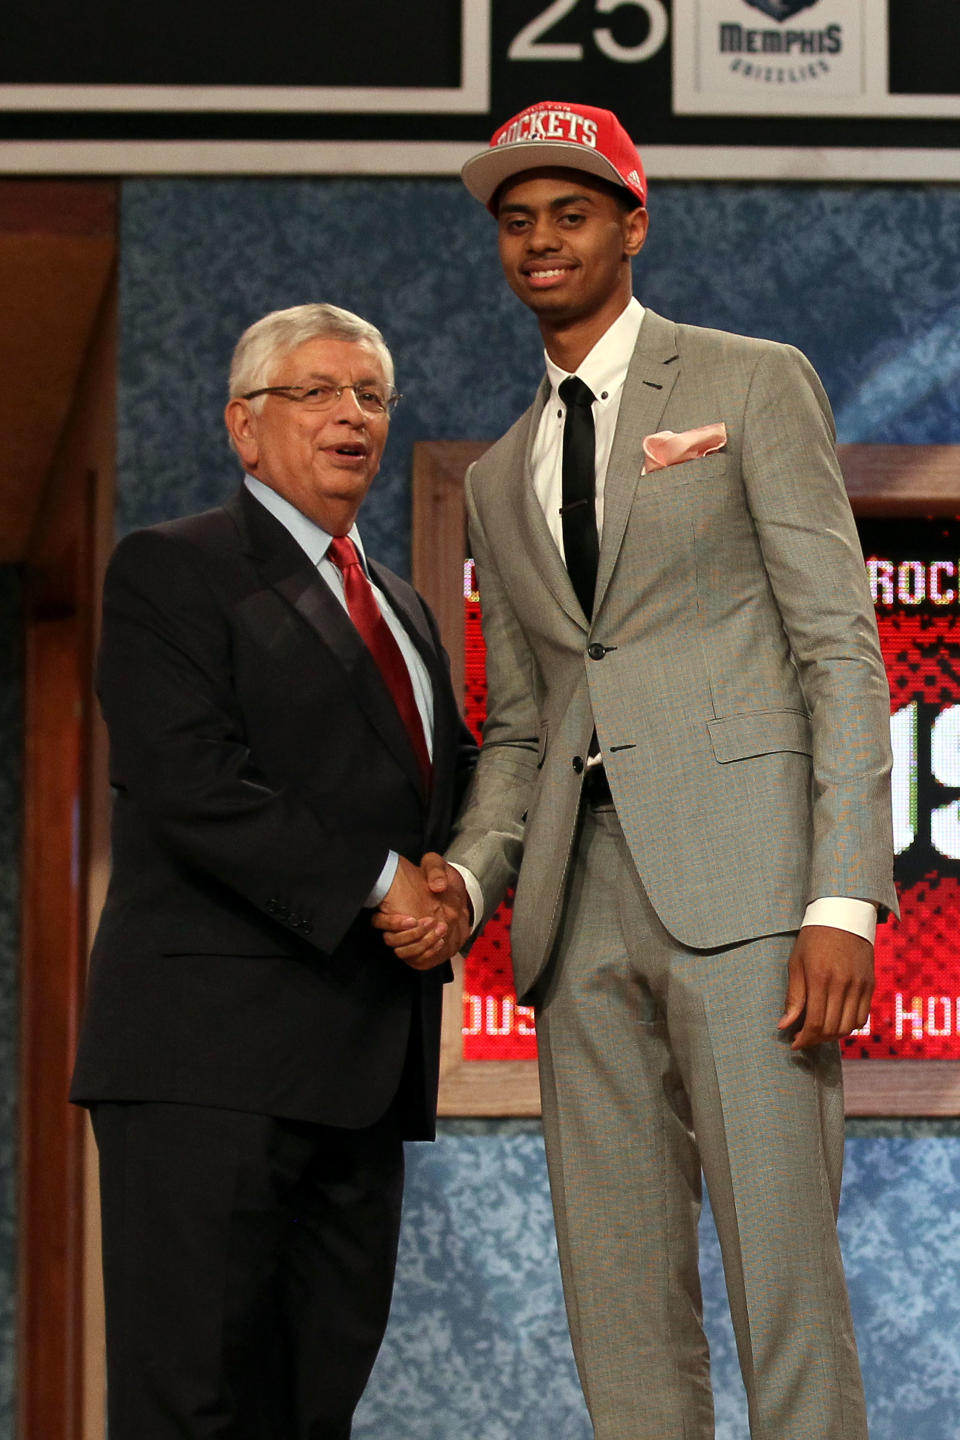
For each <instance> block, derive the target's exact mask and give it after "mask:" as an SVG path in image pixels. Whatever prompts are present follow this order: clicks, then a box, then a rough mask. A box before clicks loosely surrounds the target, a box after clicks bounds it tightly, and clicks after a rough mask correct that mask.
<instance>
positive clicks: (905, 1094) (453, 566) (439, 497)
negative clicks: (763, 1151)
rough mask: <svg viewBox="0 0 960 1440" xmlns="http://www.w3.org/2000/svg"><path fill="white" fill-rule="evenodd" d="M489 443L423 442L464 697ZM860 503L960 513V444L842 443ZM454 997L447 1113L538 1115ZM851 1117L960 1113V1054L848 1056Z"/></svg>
mask: <svg viewBox="0 0 960 1440" xmlns="http://www.w3.org/2000/svg"><path fill="white" fill-rule="evenodd" d="M488 448H489V443H488V442H483V441H469V440H448V441H424V442H421V443H420V444H418V445H415V446H414V463H413V485H414V494H413V578H414V584H415V585H416V586H417V589H418V590H420V591H421V593H422V594H423V595H425V596H426V598H427V600H428V601H429V602H430V605H431V606H432V608H433V609H434V611H435V613H436V615H437V618H438V620H439V623H440V630H441V633H442V635H443V638H444V643H445V644H446V646H447V648H448V649H449V651H450V658H451V664H452V666H453V668H454V676H455V683H457V684H458V686H459V689H458V694H460V695H462V694H463V584H462V562H463V559H464V558H465V556H466V554H467V544H466V537H465V507H464V499H463V477H464V474H465V473H466V470H467V467H468V466H469V465H470V464H471V463H472V462H473V461H474V460H476V459H478V458H479V456H480V455H482V454H483V453H484V451H485V450H487V449H488ZM838 448H839V454H840V462H841V465H842V468H843V474H844V480H845V482H846V485H847V491H848V494H849V495H850V501H851V504H852V506H853V509H854V511H855V513H857V514H859V515H947V514H949V515H958V514H960V445H841V446H839V447H838ZM455 973H456V977H457V978H456V982H455V984H453V985H448V986H447V988H446V994H445V997H444V1016H443V1052H442V1060H441V1069H440V1114H441V1115H445V1116H453V1115H491V1116H494V1115H538V1114H539V1113H540V1096H539V1088H538V1083H537V1070H536V1064H535V1062H533V1061H496V1060H484V1061H477V1060H471V1061H465V1060H464V1059H463V1037H462V1033H461V1024H462V1013H463V1000H462V996H463V967H462V962H461V963H459V964H458V966H456V967H455ZM843 1069H844V1081H845V1089H846V1105H847V1114H849V1115H958V1114H960V1061H946V1060H868V1061H845V1062H844V1067H843Z"/></svg>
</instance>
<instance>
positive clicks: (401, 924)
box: [373, 851, 473, 970]
mask: <svg viewBox="0 0 960 1440" xmlns="http://www.w3.org/2000/svg"><path fill="white" fill-rule="evenodd" d="M373 924H374V926H375V927H376V929H377V930H379V931H381V932H382V934H383V939H384V942H385V943H386V944H387V945H389V947H390V949H391V950H393V951H394V953H395V954H396V956H397V958H398V959H400V960H402V961H403V962H404V964H405V965H409V966H410V967H411V968H412V969H414V970H432V969H433V967H434V966H435V965H442V964H443V962H444V961H445V960H449V959H450V957H451V956H452V955H456V953H457V951H458V950H459V949H460V947H461V946H462V945H464V944H465V943H466V940H467V937H468V936H469V934H470V931H471V930H472V928H473V912H472V906H471V904H470V900H469V897H468V895H467V887H466V885H465V883H464V880H463V876H462V875H461V874H460V872H459V870H456V869H455V868H454V866H452V865H450V864H449V863H448V862H447V861H446V860H444V858H443V856H442V855H438V854H436V853H435V852H434V851H428V852H427V854H426V855H424V857H423V859H422V860H421V862H420V865H419V867H418V866H416V865H414V864H413V862H412V861H410V860H407V859H405V858H404V856H402V855H401V856H400V860H399V863H398V865H397V873H396V874H395V875H394V877H393V881H392V882H391V885H390V888H389V890H388V891H387V893H386V895H385V896H384V897H383V899H382V900H381V902H380V904H379V906H378V908H377V909H376V910H375V911H374V915H373Z"/></svg>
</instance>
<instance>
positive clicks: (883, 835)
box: [742, 346, 897, 913]
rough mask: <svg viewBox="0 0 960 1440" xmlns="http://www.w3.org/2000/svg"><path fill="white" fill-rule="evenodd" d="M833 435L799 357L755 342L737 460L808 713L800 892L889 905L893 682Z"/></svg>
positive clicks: (825, 405)
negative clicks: (807, 832)
mask: <svg viewBox="0 0 960 1440" xmlns="http://www.w3.org/2000/svg"><path fill="white" fill-rule="evenodd" d="M834 439H835V432H834V423H833V416H832V414H831V411H830V406H829V402H828V400H827V397H826V395H825V394H824V391H823V387H822V386H821V384H820V381H819V379H818V378H817V376H816V374H815V372H814V370H813V368H812V367H811V366H810V364H809V362H808V361H807V360H806V359H805V358H804V356H803V355H801V354H800V353H799V351H796V350H793V349H792V348H790V347H787V346H770V347H768V348H765V350H764V353H763V357H762V358H761V359H760V361H759V363H758V364H757V366H756V369H755V371H754V375H753V378H752V382H751V385H750V389H749V393H748V397H747V405H746V411H745V418H744V431H743V456H742V468H743V478H744V485H745V487H746V491H747V497H748V503H749V506H750V511H751V514H752V516H753V520H754V523H755V525H756V527H757V533H758V536H759V541H760V546H761V550H762V554H763V562H764V566H765V569H766V572H767V576H768V578H769V581H770V585H771V588H772V591H773V594H774V597H775V599H776V603H777V605H778V608H779V611H780V615H781V618H782V621H783V626H784V631H785V634H786V636H787V639H788V641H789V644H790V648H791V652H792V654H793V657H794V661H795V663H796V666H797V671H798V674H799V679H800V686H801V689H802V692H803V696H804V700H805V702H806V705H807V708H808V710H809V714H810V719H811V730H812V736H813V793H812V806H813V850H812V856H811V869H810V889H809V894H808V897H807V898H808V900H813V899H816V898H817V897H818V896H824V895H849V896H854V897H856V898H859V899H865V900H873V901H875V902H876V903H878V904H879V905H880V906H882V907H885V908H886V909H889V910H892V911H893V912H894V913H896V912H897V900H896V893H895V891H894V886H893V835H892V822H891V809H890V770H891V765H892V756H891V750H890V696H889V689H888V686H887V679H886V674H885V671H884V666H883V660H882V657H881V653H880V644H879V639H878V636H877V625H876V618H875V615H874V609H873V604H872V600H871V596H870V590H869V585H868V583H867V579H866V573H865V570H864V564H863V556H862V553H861V550H860V544H859V540H858V537H857V532H856V527H855V525H854V521H853V516H852V514H851V511H850V505H849V501H848V499H847V494H846V489H845V487H844V483H843V477H842V475H841V472H840V467H839V464H838V461H837V456H836V450H835V445H834Z"/></svg>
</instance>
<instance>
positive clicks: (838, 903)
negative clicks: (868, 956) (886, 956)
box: [800, 895, 877, 945]
mask: <svg viewBox="0 0 960 1440" xmlns="http://www.w3.org/2000/svg"><path fill="white" fill-rule="evenodd" d="M804 925H832V926H833V928H834V930H849V931H850V932H851V934H853V935H862V936H863V938H864V940H869V941H870V944H871V945H872V944H873V941H874V937H875V936H876V933H877V907H876V905H874V903H873V901H872V900H854V899H853V898H852V897H851V896H849V895H822V896H821V897H820V899H819V900H811V901H810V904H809V905H808V906H807V908H806V910H805V911H804V915H803V919H802V921H801V922H800V928H801V930H802V929H803V927H804Z"/></svg>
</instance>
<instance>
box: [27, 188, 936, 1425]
mask: <svg viewBox="0 0 960 1440" xmlns="http://www.w3.org/2000/svg"><path fill="white" fill-rule="evenodd" d="M651 216H652V225H651V235H650V239H649V241H648V244H647V247H646V249H645V251H644V253H643V255H642V256H641V258H640V261H639V262H638V265H637V268H636V281H637V285H636V288H637V293H638V294H639V295H640V297H641V299H643V300H644V301H646V302H647V303H648V304H650V305H652V306H653V307H654V308H655V309H658V310H660V311H661V312H663V313H664V314H666V315H669V316H671V317H673V318H675V319H678V320H684V321H689V322H692V323H695V324H705V325H718V326H722V327H724V328H727V329H733V330H739V331H743V332H746V333H750V334H757V335H766V336H771V337H774V338H777V339H783V340H789V341H791V342H793V343H794V344H797V345H799V346H800V347H801V348H802V349H803V350H805V351H806V352H807V354H808V355H809V356H810V357H811V359H812V360H813V362H814V364H815V365H816V367H817V368H818V370H819V371H820V373H821V375H822V376H823V379H824V381H825V383H826V386H827V390H828V392H829V393H830V395H831V397H832V400H833V402H834V406H835V409H836V412H837V417H838V422H839V429H840V438H841V440H845V441H853V440H860V441H874V442H880V441H883V442H889V443H895V442H902V443H937V442H939V443H945V442H952V443H960V190H958V189H957V188H952V187H910V186H902V187H897V186H854V185H842V186H839V185H838V186H815V185H799V184H798V185H768V184H754V185H747V184H737V185H734V184H720V183H717V184H672V185H666V184H664V185H657V184H654V186H653V190H652V195H651ZM320 299H327V300H332V301H335V302H336V303H338V304H341V305H345V306H347V307H348V308H350V309H353V310H357V311H359V312H360V313H361V314H363V315H366V316H368V317H369V318H370V319H372V320H374V321H375V322H376V323H377V324H378V325H379V326H380V327H381V328H382V330H383V331H384V334H385V335H386V338H387V341H388V343H389V344H390V345H391V348H392V349H393V351H394V355H395V357H396V361H397V373H398V383H399V385H400V388H401V389H402V390H403V392H404V395H405V397H406V398H405V399H404V402H403V404H402V405H401V406H400V408H399V410H398V412H397V415H396V419H395V421H394V424H393V427H392V434H391V439H390V444H389V447H388V451H387V456H386V459H385V462H384V467H383V470H382V472H381V475H380V477H379V479H378V480H377V482H376V484H375V487H374V491H373V493H372V494H371V497H370V499H369V501H368V503H367V506H366V507H365V510H364V512H363V515H362V517H361V523H362V528H363V533H364V538H365V540H366V543H367V545H368V546H369V548H370V549H371V551H372V552H373V553H374V554H376V555H377V556H378V557H379V558H381V559H383V560H385V561H386V562H387V563H388V564H390V565H392V566H393V567H394V568H395V569H397V570H399V571H401V572H402V573H408V572H409V538H410V537H409V508H410V500H409V497H410V467H411V445H412V443H413V442H414V441H415V440H420V439H434V440H435V439H451V438H461V437H466V438H474V439H482V438H493V437H494V436H496V435H497V434H499V433H500V432H501V431H502V430H503V429H504V428H505V427H506V425H507V424H508V422H509V421H510V420H512V419H513V418H514V416H515V415H516V414H517V413H519V411H520V410H521V409H522V408H524V406H525V405H526V404H527V403H528V400H529V397H530V394H531V391H532V388H533V386H534V384H535V382H536V379H537V377H538V374H539V370H540V364H541V361H540V347H539V343H538V337H537V334H536V330H535V326H534V324H533V322H532V319H531V317H530V316H529V315H528V313H527V312H526V311H525V310H524V309H523V307H522V306H521V305H520V304H519V302H518V301H516V300H515V299H514V297H513V296H512V295H511V294H510V293H509V292H508V290H507V289H506V286H505V285H504V284H503V282H502V280H501V278H500V275H499V268H498V265H497V261H496V257H495V247H494V235H493V222H492V221H491V219H490V217H489V216H488V215H487V214H486V212H485V211H484V210H483V209H482V208H481V207H480V206H478V205H477V204H476V202H474V201H472V200H471V199H470V198H469V196H467V195H466V193H465V192H464V191H463V190H462V189H461V187H460V185H459V183H458V182H456V181H453V180H451V181H445V180H356V181H343V180H329V181H327V180H283V179H277V180H224V181H203V180H197V181H191V180H143V181H131V182H128V183H127V184H125V185H124V187H123V229H122V246H121V326H122V336H121V357H120V396H119V496H118V527H119V529H121V530H126V529H129V528H130V527H131V526H134V525H140V524H144V523H149V522H151V521H154V520H157V519H160V518H163V517H166V516H168V515H172V514H175V513H178V512H186V511H188V510H192V509H196V508H199V507H201V506H204V505H208V504H210V503H213V502H215V501H216V500H217V499H219V498H220V497H221V496H222V495H224V494H225V493H227V492H228V491H229V490H230V489H231V487H232V486H233V485H234V484H235V483H236V479H237V471H236V466H235V462H234V461H233V460H232V457H231V455H230V452H229V450H228V448H227V445H226V442H225V439H224V437H223V430H222V425H221V421H220V414H221V411H222V407H223V403H224V400H225V382H224V377H225V374H226V369H227V364H228V361H229V356H230V351H231V349H232V346H233V343H234V341H235V339H236V337H237V335H238V334H239V332H240V330H241V329H242V328H243V327H244V326H245V325H246V324H248V323H249V322H250V321H251V320H253V319H255V318H257V317H258V316H259V315H261V314H262V313H264V311H266V310H269V309H273V308H276V307H279V306H285V305H291V304H295V303H298V302H300V301H303V300H320ZM2 713H3V706H2V697H0V716H2ZM10 734H11V731H10V729H9V728H8V729H7V730H6V731H5V732H4V738H5V740H6V741H9V738H10ZM5 903H6V896H5V895H0V905H2V904H5ZM5 1043H6V1044H9V1042H8V1041H7V1042H5ZM4 1055H5V1051H3V1052H2V1053H0V1059H2V1058H3V1056H4ZM0 1158H2V1159H3V1162H4V1164H6V1165H8V1163H9V1156H8V1153H7V1152H6V1151H4V1152H2V1157H0ZM5 1175H6V1171H5ZM4 1193H6V1192H4ZM958 1215H960V1122H953V1121H949V1122H938V1123H934V1122H921V1121H918V1122H910V1123H905V1124H904V1123H896V1122H866V1121H860V1122H855V1123H851V1125H850V1127H849V1148H848V1165H847V1173H846V1183H845V1190H844V1201H843V1210H842V1236H843V1243H844V1250H845V1254H846V1258H847V1264H848V1273H849V1278H850V1285H851V1291H852V1298H853V1306H854V1314H855V1319H856V1324H857V1331H858V1336H859V1340H860V1346H861V1352H862V1357H863V1363H864V1370H865V1377H866V1383H867V1391H868V1399H869V1404H870V1412H871V1421H872V1435H873V1440H957V1437H958V1435H960V1301H958V1299H957V1288H958V1287H957V1276H958V1274H960V1233H958V1226H960V1220H958V1218H957V1217H958ZM6 1234H7V1230H6V1229H0V1238H2V1237H3V1236H5V1235H6ZM5 1255H6V1252H2V1253H0V1261H2V1260H3V1259H4V1258H5ZM704 1279H705V1305H706V1312H707V1322H708V1328H709V1331H710V1335H711V1340H712V1345H713V1351H714V1357H715V1380H716V1389H717V1417H718V1419H717V1435H718V1437H719V1440H746V1435H747V1429H746V1420H745V1412H744V1405H743V1400H742V1395H741V1392H740V1387H739V1380H738V1377H737V1371H736V1361H735V1356H734V1353H733V1342H732V1337H731V1333H730V1329H729V1324H728V1322H727V1319H726V1313H725V1302H724V1298H723V1286H722V1275H721V1270H720V1262H719V1256H718V1253H717V1249H716V1244H715V1240H714V1238H713V1234H712V1229H711V1227H710V1224H709V1219H707V1222H706V1223H705V1225H704ZM7 1284H8V1285H9V1279H8V1280H7ZM0 1319H2V1315H0ZM2 1418H3V1417H2V1413H0V1422H2ZM8 1435H9V1431H7V1432H5V1433H4V1432H3V1431H0V1440H8ZM588 1435H589V1427H588V1423H587V1419H586V1415H585V1411H584V1408H583V1404H582V1401H581V1399H580V1395H579V1391H578V1388H577V1383H576V1378H575V1375H574V1371H573V1362H572V1357H571V1353H570V1348H569V1343H568V1341H567V1338H566V1329H565V1324H564V1319H563V1311H562V1302H561V1297H560V1287H559V1276H558V1270H557V1262H556V1253H555V1248H554V1243H553V1235H552V1226H551V1220H550V1208H549V1199H548V1194H547V1184H546V1173H545V1166H544V1159H543V1148H542V1143H541V1139H540V1133H539V1127H538V1125H536V1124H535V1123H533V1122H528V1121H482V1122H481V1121H473V1122H467V1121H462V1122H448V1123H446V1124H444V1125H443V1126H442V1127H441V1134H440V1139H439V1141H438V1143H437V1144H436V1145H433V1146H426V1145H423V1146H411V1147H410V1154H409V1182H408V1190H407V1206H406V1218H405V1224H404V1232H403V1237H402V1245H401V1259H400V1269H399V1275H398V1282H397V1293H396V1299H395V1302H394V1309H393V1315H392V1319H391V1323H390V1328H389V1331H388V1334H387V1340H386V1343H385V1345H384V1348H383V1351H382V1354H381V1356H380V1359H379V1361H378V1363H377V1367H376V1369H375V1372H374V1376H373V1379H372V1381H371V1385H370V1387H369V1390H368V1393H367V1395H366V1397H365V1399H364V1401H363V1404H362V1407H361V1410H360V1413H359V1415H358V1419H357V1424H356V1427H355V1436H356V1440H513V1437H519V1436H523V1437H524V1440H557V1437H561V1440H587V1437H588ZM665 1440H668V1437H665Z"/></svg>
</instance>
